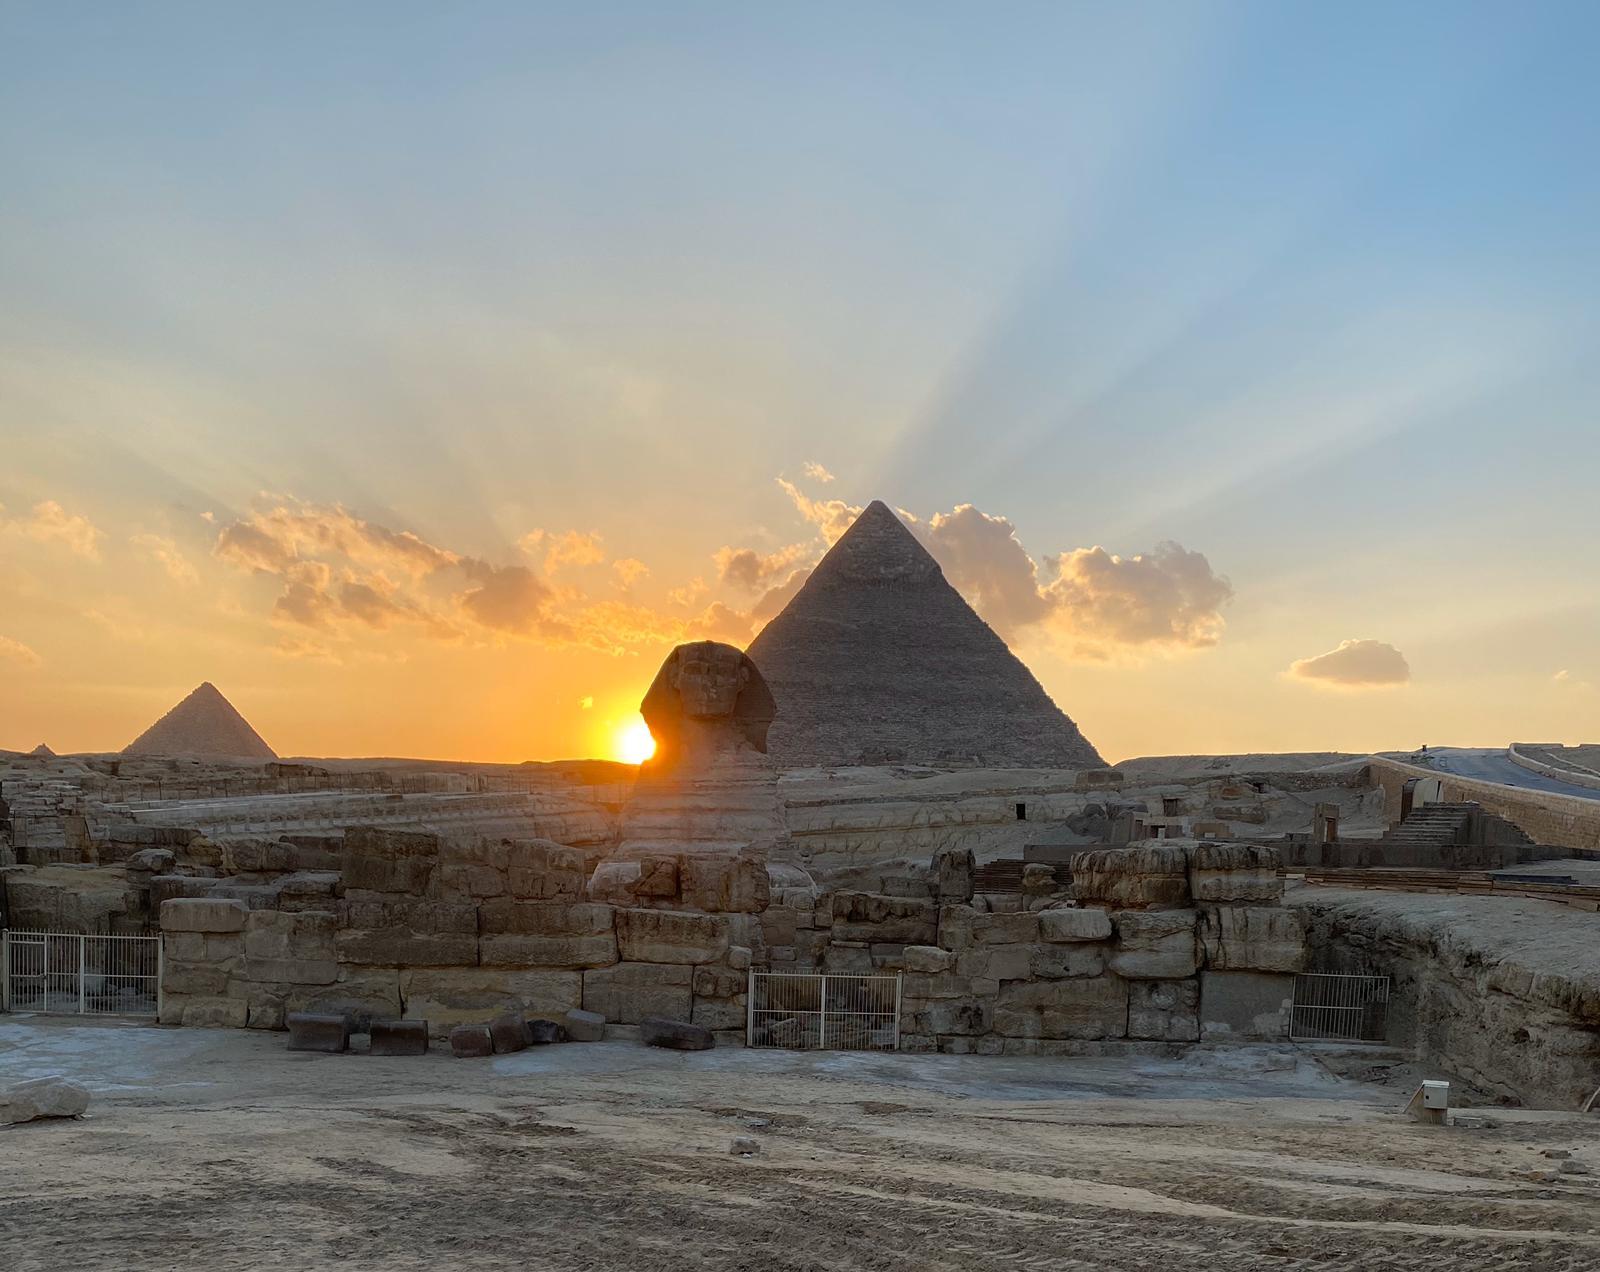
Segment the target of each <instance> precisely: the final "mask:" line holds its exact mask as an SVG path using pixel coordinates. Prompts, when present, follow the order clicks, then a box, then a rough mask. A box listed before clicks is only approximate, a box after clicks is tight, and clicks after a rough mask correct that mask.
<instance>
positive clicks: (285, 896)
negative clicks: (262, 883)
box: [276, 871, 341, 913]
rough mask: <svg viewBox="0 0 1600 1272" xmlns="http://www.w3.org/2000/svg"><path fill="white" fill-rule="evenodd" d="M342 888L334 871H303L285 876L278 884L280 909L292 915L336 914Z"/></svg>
mask: <svg viewBox="0 0 1600 1272" xmlns="http://www.w3.org/2000/svg"><path fill="white" fill-rule="evenodd" d="M340 886H341V884H340V880H339V876H338V874H337V873H335V872H332V871H303V872H301V873H298V874H290V875H284V876H283V877H282V878H281V879H279V880H278V882H277V884H276V888H277V893H278V909H280V910H286V911H289V912H290V913H306V912H310V911H321V912H324V913H331V912H335V911H337V910H338V908H339V903H338V900H337V895H338V892H339V889H340Z"/></svg>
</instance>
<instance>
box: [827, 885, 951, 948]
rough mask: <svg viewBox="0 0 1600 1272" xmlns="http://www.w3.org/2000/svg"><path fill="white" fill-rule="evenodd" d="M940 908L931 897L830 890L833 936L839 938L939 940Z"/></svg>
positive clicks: (911, 942) (932, 942)
mask: <svg viewBox="0 0 1600 1272" xmlns="http://www.w3.org/2000/svg"><path fill="white" fill-rule="evenodd" d="M938 927H939V912H938V909H937V907H936V906H935V905H934V904H933V902H932V901H926V900H921V899H919V898H916V897H890V896H884V895H882V894H880V893H876V892H836V893H834V894H833V936H834V939H835V940H841V941H869V942H870V941H900V942H903V943H905V944H907V945H935V944H937V943H938Z"/></svg>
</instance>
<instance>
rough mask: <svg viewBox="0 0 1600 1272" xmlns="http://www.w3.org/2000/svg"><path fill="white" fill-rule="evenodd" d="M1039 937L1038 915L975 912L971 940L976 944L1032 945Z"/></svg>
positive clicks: (1019, 912)
mask: <svg viewBox="0 0 1600 1272" xmlns="http://www.w3.org/2000/svg"><path fill="white" fill-rule="evenodd" d="M1038 939H1039V916H1038V915H1037V914H1028V913H1025V912H1021V911H1018V912H1015V913H1011V914H975V915H973V917H972V940H973V941H974V942H975V943H976V944H978V945H1032V944H1033V943H1034V942H1036V941H1038Z"/></svg>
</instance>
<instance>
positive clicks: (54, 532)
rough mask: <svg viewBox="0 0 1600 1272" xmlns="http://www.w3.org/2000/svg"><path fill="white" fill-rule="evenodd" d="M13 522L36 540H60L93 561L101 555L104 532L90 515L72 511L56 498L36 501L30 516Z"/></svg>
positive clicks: (58, 541) (54, 541)
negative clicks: (97, 526)
mask: <svg viewBox="0 0 1600 1272" xmlns="http://www.w3.org/2000/svg"><path fill="white" fill-rule="evenodd" d="M11 524H12V526H14V527H15V528H16V529H18V530H20V531H21V532H22V533H23V534H25V535H26V536H27V537H28V538H30V539H32V540H33V541H34V542H35V543H59V544H61V545H62V546H63V547H65V548H68V549H69V550H71V551H73V552H75V553H77V554H78V555H79V556H81V557H85V558H87V559H88V560H90V561H98V560H99V559H100V540H101V539H102V538H103V537H104V536H103V535H102V534H101V533H100V531H99V530H97V529H96V528H95V525H94V523H93V522H92V521H90V520H89V518H88V517H85V516H82V515H80V514H77V513H69V512H68V511H67V510H66V509H65V508H63V507H62V506H61V505H60V504H58V503H57V502H56V501H55V500H54V499H46V500H44V501H43V502H42V503H36V504H34V505H33V512H32V513H31V514H30V515H29V516H28V517H26V518H21V519H18V520H16V521H13V522H12V523H11Z"/></svg>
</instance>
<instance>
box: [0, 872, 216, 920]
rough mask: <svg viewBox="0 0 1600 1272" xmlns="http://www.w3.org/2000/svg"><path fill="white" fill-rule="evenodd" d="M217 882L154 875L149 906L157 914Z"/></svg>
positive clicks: (206, 893) (201, 893)
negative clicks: (169, 902)
mask: <svg viewBox="0 0 1600 1272" xmlns="http://www.w3.org/2000/svg"><path fill="white" fill-rule="evenodd" d="M217 883H218V880H216V879H210V878H200V877H197V876H195V875H178V874H171V875H155V876H153V877H152V878H151V880H150V908H151V909H152V910H154V911H155V912H156V913H157V914H159V913H160V912H161V907H162V906H163V905H165V904H166V903H167V902H168V901H171V900H174V899H176V898H178V897H204V896H209V895H210V894H211V890H212V889H213V888H215V887H216V886H217ZM13 908H14V906H13Z"/></svg>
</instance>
